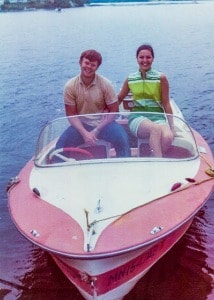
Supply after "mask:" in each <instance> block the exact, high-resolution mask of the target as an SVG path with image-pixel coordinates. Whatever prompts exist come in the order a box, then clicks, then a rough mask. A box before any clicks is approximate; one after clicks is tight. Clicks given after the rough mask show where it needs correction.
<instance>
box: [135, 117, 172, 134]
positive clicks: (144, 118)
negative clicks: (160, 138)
mask: <svg viewBox="0 0 214 300" xmlns="http://www.w3.org/2000/svg"><path fill="white" fill-rule="evenodd" d="M145 120H149V119H148V118H147V117H144V116H139V117H137V118H134V119H133V120H132V121H131V122H130V123H129V128H130V131H131V132H132V133H133V134H134V135H135V136H137V132H138V128H139V126H140V123H141V122H142V121H145ZM152 122H154V123H155V124H159V125H168V123H167V121H166V120H163V119H162V120H155V121H152Z"/></svg>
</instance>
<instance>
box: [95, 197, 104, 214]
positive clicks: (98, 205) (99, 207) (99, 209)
mask: <svg viewBox="0 0 214 300" xmlns="http://www.w3.org/2000/svg"><path fill="white" fill-rule="evenodd" d="M100 202H101V200H100V199H99V200H98V202H97V207H96V209H95V213H97V214H99V213H101V212H102V211H103V207H102V206H101V205H100Z"/></svg>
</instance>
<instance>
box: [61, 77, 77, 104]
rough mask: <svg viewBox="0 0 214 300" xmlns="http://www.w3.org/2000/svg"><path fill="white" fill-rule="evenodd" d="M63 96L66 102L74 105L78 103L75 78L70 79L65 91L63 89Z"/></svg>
mask: <svg viewBox="0 0 214 300" xmlns="http://www.w3.org/2000/svg"><path fill="white" fill-rule="evenodd" d="M63 98H64V103H65V104H67V105H73V106H74V105H76V96H75V89H74V82H73V80H69V81H68V82H67V83H66V84H65V87H64V91H63Z"/></svg>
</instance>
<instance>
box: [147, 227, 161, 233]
mask: <svg viewBox="0 0 214 300" xmlns="http://www.w3.org/2000/svg"><path fill="white" fill-rule="evenodd" d="M162 229H163V227H162V226H155V227H154V228H153V229H152V230H151V231H150V233H151V234H156V233H158V232H159V231H161V230H162Z"/></svg>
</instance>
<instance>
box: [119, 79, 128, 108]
mask: <svg viewBox="0 0 214 300" xmlns="http://www.w3.org/2000/svg"><path fill="white" fill-rule="evenodd" d="M129 91H130V89H129V86H128V79H126V80H125V81H124V83H123V86H122V88H121V90H120V92H119V94H118V102H119V104H121V102H122V101H123V99H124V98H125V97H126V96H127V95H128V93H129Z"/></svg>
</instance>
